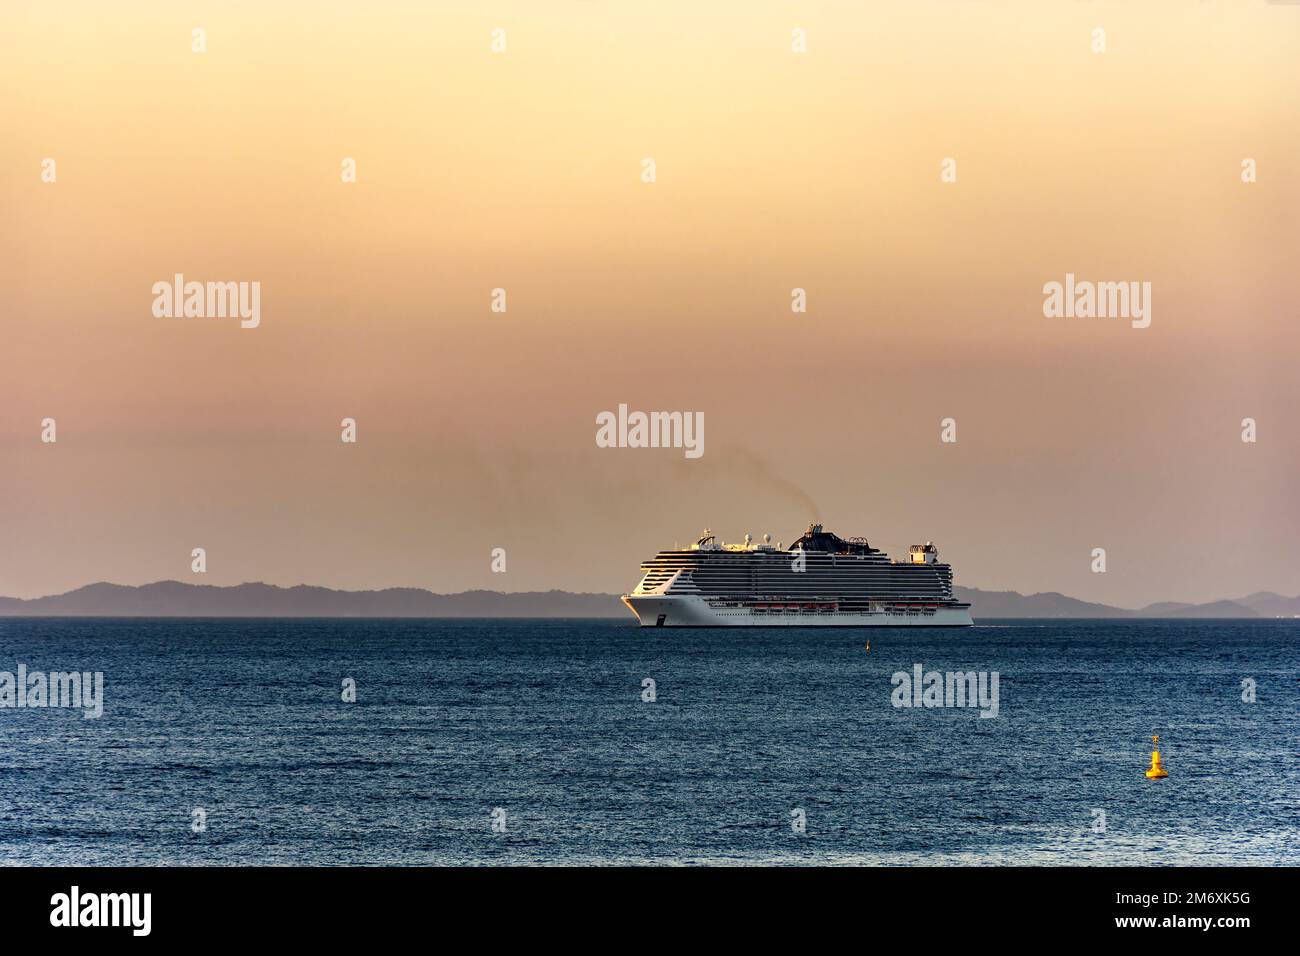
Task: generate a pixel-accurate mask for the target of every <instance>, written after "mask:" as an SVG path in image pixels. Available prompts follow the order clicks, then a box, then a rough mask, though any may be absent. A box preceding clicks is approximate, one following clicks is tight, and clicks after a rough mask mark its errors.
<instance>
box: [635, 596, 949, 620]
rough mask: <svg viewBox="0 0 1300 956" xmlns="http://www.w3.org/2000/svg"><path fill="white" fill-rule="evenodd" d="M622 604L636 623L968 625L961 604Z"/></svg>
mask: <svg viewBox="0 0 1300 956" xmlns="http://www.w3.org/2000/svg"><path fill="white" fill-rule="evenodd" d="M623 603H624V604H626V605H627V606H628V608H630V609H631V611H632V613H633V614H635V615H636V616H637V619H638V620H639V621H640V622H641V626H642V627H970V626H971V625H972V623H973V622H972V621H971V616H970V609H969V608H967V607H944V606H939V607H920V608H916V609H914V610H908V611H905V612H900V611H897V610H886V609H880V610H872V611H867V612H863V611H852V612H850V611H840V610H838V608H834V607H833V606H827V604H826V603H825V602H821V606H819V607H816V606H815V607H813V608H808V607H804V606H799V607H793V606H789V605H787V606H785V607H772V606H769V607H766V608H762V609H760V608H756V607H753V606H752V605H751V604H749V603H745V602H739V601H722V600H717V599H711V598H707V597H702V596H697V595H693V594H673V595H665V594H625V595H623Z"/></svg>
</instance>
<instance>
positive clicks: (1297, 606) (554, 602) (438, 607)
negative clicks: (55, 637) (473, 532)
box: [0, 581, 1300, 620]
mask: <svg viewBox="0 0 1300 956" xmlns="http://www.w3.org/2000/svg"><path fill="white" fill-rule="evenodd" d="M955 591H956V594H957V597H958V598H960V599H961V600H963V601H969V602H970V603H971V605H972V608H971V611H972V614H973V615H974V617H975V618H976V619H977V620H978V619H981V618H998V617H1110V618H1115V617H1130V618H1131V617H1139V618H1193V617H1236V618H1243V617H1245V618H1269V617H1300V597H1284V596H1283V595H1280V594H1273V593H1272V592H1270V591H1260V592H1257V593H1255V594H1251V595H1247V596H1246V597H1243V598H1238V599H1236V600H1235V601H1212V602H1210V603H1208V604H1180V603H1177V602H1171V601H1165V602H1162V603H1159V604H1149V605H1147V606H1146V607H1144V608H1140V609H1130V608H1121V607H1111V606H1110V605H1108V604H1093V603H1090V602H1088V601H1080V600H1077V599H1076V598H1072V597H1066V596H1065V595H1064V594H1057V593H1056V592H1055V591H1048V592H1046V593H1042V594H1029V595H1025V594H1020V593H1019V592H1016V591H981V590H979V589H977V588H961V587H959V588H956V589H955ZM624 615H628V611H627V610H626V609H625V608H624V607H623V606H622V605H621V604H620V603H619V600H618V597H617V596H616V595H613V594H577V593H573V592H571V591H528V592H514V593H507V592H502V591H462V592H461V593H459V594H435V593H433V592H432V591H425V590H422V589H420V588H386V589H384V590H382V591H335V590H332V589H330V588H321V587H311V586H309V585H305V584H300V585H298V586H297V587H291V588H282V587H278V586H276V585H273V584H239V585H234V586H231V587H214V586H212V585H204V584H184V583H182V582H180V581H159V582H157V583H155V584H142V585H139V586H131V585H124V584H106V583H103V582H101V583H99V584H89V585H86V586H85V587H83V588H77V589H76V590H75V591H68V592H67V593H66V594H54V595H50V596H49V597H40V598H31V599H28V600H24V599H22V598H8V597H0V617H46V616H48V617H623V616H624ZM628 616H629V617H630V615H628Z"/></svg>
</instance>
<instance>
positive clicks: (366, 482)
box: [0, 0, 1300, 614]
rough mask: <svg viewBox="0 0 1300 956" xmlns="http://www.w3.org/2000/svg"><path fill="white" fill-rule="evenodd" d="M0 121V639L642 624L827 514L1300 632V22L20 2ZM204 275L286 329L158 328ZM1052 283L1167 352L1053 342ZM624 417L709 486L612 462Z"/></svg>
mask: <svg viewBox="0 0 1300 956" xmlns="http://www.w3.org/2000/svg"><path fill="white" fill-rule="evenodd" d="M1096 27H1102V28H1103V29H1104V30H1105V31H1106V46H1107V48H1106V51H1105V52H1104V53H1094V52H1093V50H1092V43H1093V35H1092V31H1093V29H1094V28H1096ZM195 28H202V29H203V30H204V31H205V32H206V45H207V51H206V52H204V53H195V52H193V51H192V31H193V30H194V29H195ZM495 28H501V29H503V30H504V31H505V36H506V50H505V52H503V53H493V51H492V49H491V43H492V31H493V29H495ZM795 28H801V29H804V30H806V31H807V46H808V49H807V52H806V53H802V54H799V53H794V52H792V50H791V36H792V30H793V29H795ZM0 98H2V99H0V102H3V104H4V105H3V117H4V122H3V132H2V133H0V211H2V213H3V215H2V216H0V280H2V281H0V322H2V323H3V326H2V331H3V339H2V342H3V348H0V463H2V465H3V467H0V541H2V542H3V546H2V547H0V595H9V596H18V597H33V596H37V595H42V594H49V593H56V592H60V591H65V590H69V589H72V588H75V587H78V586H80V585H83V584H87V583H90V582H93V581H99V580H109V581H116V582H120V583H126V584H141V583H145V582H149V581H155V580H159V579H168V578H172V579H178V580H184V581H192V582H194V583H203V584H234V583H239V582H243V581H254V580H261V581H267V582H269V583H274V584H282V585H291V584H298V583H309V584H319V585H325V586H330V587H339V588H375V587H388V586H416V587H425V588H430V589H432V590H435V591H458V590H463V589H467V588H494V589H500V590H510V591H524V590H536V589H549V588H563V589H568V590H587V591H609V592H621V591H624V590H627V589H630V588H631V587H632V586H633V585H634V584H635V583H636V581H637V579H638V577H639V574H638V569H637V565H638V563H639V562H640V561H641V560H643V559H645V558H647V557H649V556H650V555H651V554H652V553H653V552H655V551H656V550H659V549H661V548H665V547H671V546H672V545H673V544H674V543H675V542H677V543H680V544H683V545H684V544H686V543H687V542H689V541H691V540H693V539H694V537H695V536H696V535H697V534H698V533H699V531H700V529H701V528H703V527H705V526H706V525H707V526H709V527H711V528H712V529H713V530H714V531H715V532H717V533H718V534H719V535H720V536H721V537H722V538H724V539H726V540H729V541H730V540H739V539H740V538H741V537H742V536H743V535H744V534H745V532H751V533H752V534H754V535H755V536H756V537H757V536H759V535H761V534H762V533H763V532H770V533H771V534H772V537H773V539H774V540H777V539H779V540H781V541H783V542H784V543H787V544H788V543H789V542H791V541H792V540H793V539H794V538H795V537H797V535H798V534H799V532H800V531H802V530H803V528H804V527H805V526H806V525H807V524H808V522H809V521H810V520H813V519H814V518H820V519H821V520H822V521H824V522H825V523H826V524H827V526H828V527H829V528H831V529H832V530H835V531H838V532H839V533H840V534H842V535H845V536H848V535H864V536H866V537H868V538H869V539H870V540H871V542H872V544H874V545H876V546H877V547H882V548H884V549H886V550H888V551H890V552H893V553H901V552H903V551H905V550H906V548H907V546H908V545H910V544H912V543H916V542H919V541H923V540H931V539H932V540H934V541H935V542H936V543H937V544H938V545H939V548H940V552H941V556H942V558H943V559H944V560H947V561H951V562H952V564H953V566H954V572H955V579H956V582H957V583H958V584H960V585H967V586H974V587H981V588H996V589H1003V588H1011V589H1016V590H1020V591H1023V592H1032V591H1041V590H1055V591H1061V592H1064V593H1066V594H1070V595H1073V596H1076V597H1080V598H1084V599H1087V600H1096V601H1104V602H1107V603H1113V604H1119V605H1125V606H1140V605H1143V604H1146V603H1149V602H1153V601H1162V600H1183V601H1207V600H1214V599H1218V598H1225V597H1238V596H1241V595H1244V594H1248V593H1250V592H1253V591H1258V590H1274V591H1278V592H1282V593H1285V594H1288V595H1295V594H1297V593H1300V534H1298V532H1300V504H1298V503H1297V486H1298V484H1300V482H1298V480H1297V479H1298V476H1300V427H1298V424H1300V375H1297V365H1298V363H1300V327H1298V326H1297V318H1298V315H1297V313H1298V311H1300V310H1298V308H1297V304H1296V292H1295V284H1296V282H1297V278H1296V277H1297V274H1300V268H1298V266H1297V249H1298V247H1300V242H1298V240H1300V5H1287V4H1269V3H1264V2H1254V3H1247V2H1242V3H1231V4H1229V3H1224V2H1205V3H1197V2H1191V0H1187V2H1176V3H1175V2H1169V3H1163V2H1157V3H1142V4H1125V3H1103V2H1096V3H1089V2H1076V0H1062V2H1054V3H1042V2H1038V3H995V2H977V0H944V2H940V0H934V2H925V0H918V2H903V0H898V2H881V3H869V2H868V3H861V2H823V3H816V2H799V3H795V2H790V3H761V2H758V3H744V4H741V3H730V2H728V3H719V4H701V3H684V2H661V3H651V4H633V3H613V2H598V0H564V2H560V0H556V2H547V3H537V2H518V3H510V2H493V3H472V2H464V3H451V2H448V3H430V4H419V5H417V4H406V3H366V4H361V3H347V4H345V3H333V2H320V0H313V2H310V3H308V2H301V3H288V2H285V3H253V2H247V3H222V4H211V3H192V4H191V3H184V2H150V3H143V2H124V3H120V4H104V3H99V2H85V3H57V2H51V3H37V2H31V3H28V2H16V0H9V2H6V3H4V4H3V5H0ZM346 157H352V158H354V159H355V161H356V169H357V181H356V182H355V183H344V182H342V181H341V176H340V169H341V163H342V162H343V160H344V158H346ZM945 157H952V158H954V159H955V160H956V163H957V181H956V182H955V183H944V182H941V181H940V164H941V162H942V161H943V159H944V158H945ZM47 158H52V159H54V160H55V162H56V169H57V179H56V181H55V182H43V181H42V168H43V167H42V162H43V160H45V159H47ZM645 158H653V159H654V161H655V166H656V181H655V182H653V183H646V182H643V181H642V160H643V159H645ZM1245 158H1252V159H1254V160H1255V161H1256V167H1257V175H1258V181H1257V182H1254V183H1249V184H1247V183H1243V182H1242V175H1241V174H1242V161H1243V159H1245ZM175 273H183V274H184V275H185V277H186V278H187V279H192V280H198V281H209V280H212V281H250V282H251V281H257V282H260V283H261V324H260V326H259V327H258V328H256V329H241V328H240V327H239V323H238V321H237V320H230V319H207V318H188V319H186V318H157V317H155V316H154V315H153V314H152V312H151V305H152V302H153V295H152V293H151V287H152V286H153V284H154V283H155V282H158V281H168V282H170V281H171V279H172V276H173V275H174V274H175ZM1066 273H1074V274H1075V275H1076V276H1078V277H1079V278H1080V279H1081V280H1082V279H1089V280H1094V281H1124V282H1128V281H1138V282H1143V281H1146V282H1150V283H1151V286H1152V322H1151V325H1150V327H1149V328H1146V329H1135V328H1133V327H1131V325H1130V323H1129V322H1128V321H1127V320H1123V319H1095V318H1094V319H1081V318H1070V319H1067V318H1052V319H1049V318H1045V317H1044V315H1043V299H1044V296H1043V286H1044V284H1045V283H1048V282H1051V281H1057V282H1060V281H1063V280H1064V278H1065V275H1066ZM796 287H799V288H803V289H806V290H807V302H808V309H807V312H806V313H804V314H797V313H793V312H792V311H791V308H790V303H791V290H792V289H794V288H796ZM494 288H504V289H506V291H507V301H508V311H507V312H505V313H494V312H492V311H491V310H490V308H489V306H490V302H491V294H492V290H493V289H494ZM620 403H626V404H627V405H628V406H630V407H631V408H632V409H640V410H647V411H650V410H678V411H698V412H702V413H703V414H704V417H705V420H706V435H705V438H706V451H705V454H704V455H703V456H702V457H701V458H699V459H698V460H688V459H687V458H686V457H685V456H684V455H683V453H682V451H681V450H680V449H608V448H598V447H597V446H596V443H595V440H594V437H595V432H596V421H595V419H596V415H597V414H599V413H600V412H602V411H607V410H616V409H617V408H618V406H619V404H620ZM47 417H50V418H54V419H55V420H56V422H57V437H58V440H57V442H56V443H54V444H46V443H43V442H42V441H41V421H42V419H44V418H47ZM345 417H352V418H355V419H356V421H357V426H358V441H357V443H356V444H344V443H343V442H341V441H340V421H341V419H343V418H345ZM947 417H951V418H953V419H955V420H956V422H957V438H958V440H957V442H956V443H953V444H945V443H942V442H941V441H940V422H941V420H942V419H944V418H947ZM1247 417H1251V418H1254V419H1255V420H1256V421H1257V422H1258V441H1257V442H1255V443H1244V442H1243V441H1242V440H1241V431H1242V428H1241V422H1242V419H1243V418H1247ZM195 547H203V548H205V549H206V551H207V556H208V557H207V560H208V572H207V573H206V574H202V575H199V574H192V573H191V571H190V552H191V549H193V548H195ZM494 547H502V548H505V549H506V552H507V555H508V564H507V567H508V570H507V572H506V573H505V574H493V573H492V572H491V570H490V567H489V561H490V552H491V549H492V548H494ZM1097 547H1102V548H1105V549H1106V551H1107V566H1108V569H1107V572H1106V573H1104V574H1095V573H1093V572H1092V571H1091V569H1090V566H1091V562H1092V556H1091V552H1092V549H1094V548H1097ZM611 613H616V614H617V613H622V612H621V609H619V608H617V607H615V608H613V609H612V612H611ZM975 613H976V614H978V608H976V609H975Z"/></svg>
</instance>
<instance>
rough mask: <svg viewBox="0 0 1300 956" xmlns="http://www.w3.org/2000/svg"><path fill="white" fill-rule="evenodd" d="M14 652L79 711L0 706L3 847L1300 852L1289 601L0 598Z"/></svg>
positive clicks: (0, 663)
mask: <svg viewBox="0 0 1300 956" xmlns="http://www.w3.org/2000/svg"><path fill="white" fill-rule="evenodd" d="M868 639H869V640H870V641H871V643H872V649H871V651H870V652H868V651H867V650H866V649H865V647H864V642H865V641H866V640H868ZM19 663H22V664H25V665H27V668H28V669H29V671H65V670H77V671H102V672H103V674H104V682H105V683H104V714H103V716H102V717H101V718H99V719H97V720H87V719H84V718H83V716H82V714H81V712H80V711H78V710H66V709H49V708H47V709H0V862H3V863H6V864H105V865H108V864H116V865H131V864H162V863H167V864H181V865H209V864H255V863H256V864H593V863H654V864H679V863H797V864H808V863H829V864H886V865H890V864H912V863H928V864H981V865H1000V864H1018V863H1024V864H1107V865H1109V864H1152V865H1159V864H1193V865H1195V864H1282V863H1285V864H1292V865H1294V864H1297V863H1300V755H1298V752H1297V751H1298V746H1297V745H1298V742H1300V707H1298V706H1297V704H1298V703H1300V693H1298V691H1300V622H1289V621H1252V622H1218V621H1214V622H1211V621H1203V622H1198V621H1180V622H1173V621H1143V622H1114V621H1107V622H1101V621H1066V622H1061V621H1005V622H1000V623H998V622H991V623H988V624H986V625H984V626H977V627H975V628H973V629H966V630H928V629H872V630H870V631H864V630H847V629H846V630H840V629H823V628H816V629H803V630H781V629H753V630H748V629H746V630H642V629H639V628H636V627H634V626H632V622H631V621H630V619H629V620H628V621H623V620H611V621H561V620H534V621H503V620H491V621H489V620H475V621H457V620H422V621H391V620H389V621H367V620H121V619H117V620H90V619H76V620H70V619H35V620H33V619H0V671H10V672H15V671H16V670H17V666H18V664H19ZM915 664H921V665H922V666H923V667H924V669H925V670H927V671H928V670H939V671H948V670H963V671H965V670H978V671H987V672H993V671H996V672H998V688H999V691H998V697H999V700H998V704H999V707H998V715H997V716H996V717H993V718H981V717H980V716H979V712H978V710H977V709H971V708H898V707H895V706H894V705H893V702H892V700H891V695H892V693H893V690H894V686H893V684H892V682H891V676H892V675H893V674H894V672H896V671H904V672H908V673H909V674H910V672H911V671H912V669H913V666H914V665H915ZM344 678H352V679H354V680H355V682H356V688H357V699H356V701H355V702H354V703H347V702H344V701H343V700H342V699H341V698H342V684H343V680H344ZM646 678H650V679H652V680H653V681H654V682H655V685H654V690H655V698H656V699H655V700H654V701H653V702H648V701H645V700H643V699H642V698H643V693H644V690H643V687H644V685H643V681H644V680H645V679H646ZM1246 678H1251V679H1253V680H1254V681H1255V683H1256V695H1257V699H1256V701H1255V702H1254V703H1246V702H1243V700H1242V690H1243V688H1242V681H1243V680H1244V679H1246ZM1153 733H1158V734H1160V747H1161V750H1162V752H1163V756H1164V762H1165V765H1166V767H1167V768H1168V770H1169V772H1170V776H1169V778H1168V779H1166V780H1160V781H1150V780H1147V779H1146V778H1145V777H1144V775H1143V770H1144V769H1145V768H1146V766H1147V765H1148V763H1149V759H1150V750H1151V744H1150V735H1151V734H1153ZM196 808H202V809H203V810H204V811H205V813H206V829H204V831H203V832H194V829H193V826H192V825H193V823H194V815H193V812H194V810H195V809H196ZM495 810H499V811H500V812H499V813H498V816H497V819H498V820H500V819H502V817H501V815H500V814H501V813H503V814H504V823H505V832H503V833H498V832H494V830H493V813H494V811H495ZM800 810H801V811H802V812H803V818H804V819H805V820H806V830H805V832H803V833H798V832H795V830H794V828H793V827H792V821H793V820H794V819H795V816H797V813H795V811H800ZM1099 813H1104V814H1105V817H1104V823H1105V827H1104V832H1095V831H1096V829H1097V828H1098V825H1099V823H1100V822H1101V819H1102V818H1101V817H1100V816H1099Z"/></svg>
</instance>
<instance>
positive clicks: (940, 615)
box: [623, 524, 971, 627]
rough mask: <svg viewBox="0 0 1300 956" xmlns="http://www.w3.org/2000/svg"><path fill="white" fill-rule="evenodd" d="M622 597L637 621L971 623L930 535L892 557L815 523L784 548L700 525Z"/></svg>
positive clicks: (706, 623) (837, 624)
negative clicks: (688, 541) (726, 540)
mask: <svg viewBox="0 0 1300 956" xmlns="http://www.w3.org/2000/svg"><path fill="white" fill-rule="evenodd" d="M641 571H642V578H641V582H640V583H639V584H638V585H637V586H636V588H635V589H634V590H633V591H632V593H631V594H625V595H623V603H624V604H626V605H627V606H628V607H629V608H631V610H632V613H633V614H635V615H636V616H637V618H638V619H639V620H640V622H641V625H642V626H643V627H735V626H767V627H772V626H778V627H782V626H790V625H795V626H808V625H823V626H832V627H859V626H899V625H902V626H915V625H928V626H932V627H969V626H970V624H971V616H970V605H969V604H964V603H962V602H961V601H958V600H957V599H956V598H955V597H954V596H953V591H952V568H951V567H949V566H948V565H946V564H941V563H939V550H938V549H937V548H936V547H935V546H934V544H933V543H931V542H926V543H925V544H918V545H913V546H912V547H911V548H910V549H909V550H908V554H907V558H906V559H904V560H901V561H894V560H891V559H890V557H889V556H888V555H886V554H884V553H883V552H881V551H878V550H877V549H875V548H873V547H871V545H870V544H868V543H867V541H866V539H865V538H841V537H840V536H839V535H837V534H834V533H832V532H829V531H826V530H825V529H824V528H823V527H822V526H821V525H820V524H813V525H810V526H809V528H808V530H807V531H806V532H804V534H803V535H802V536H801V537H800V538H799V540H797V541H796V542H795V543H794V544H793V545H791V546H790V548H789V549H784V548H782V547H781V545H780V544H779V543H778V544H776V545H773V544H772V543H771V539H770V537H769V536H768V535H764V536H763V540H762V542H761V543H755V542H753V541H752V540H751V539H750V536H749V535H745V540H744V542H743V543H742V544H723V543H721V542H720V541H718V540H717V538H716V537H715V536H714V535H713V534H712V532H710V531H708V530H706V531H705V532H704V533H703V534H702V535H701V536H700V538H699V540H697V541H696V542H695V543H694V544H693V545H691V546H690V547H689V548H686V549H683V550H672V551H660V552H659V553H658V554H656V555H655V556H654V557H653V558H651V559H650V560H649V561H646V562H645V563H643V564H642V565H641Z"/></svg>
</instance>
